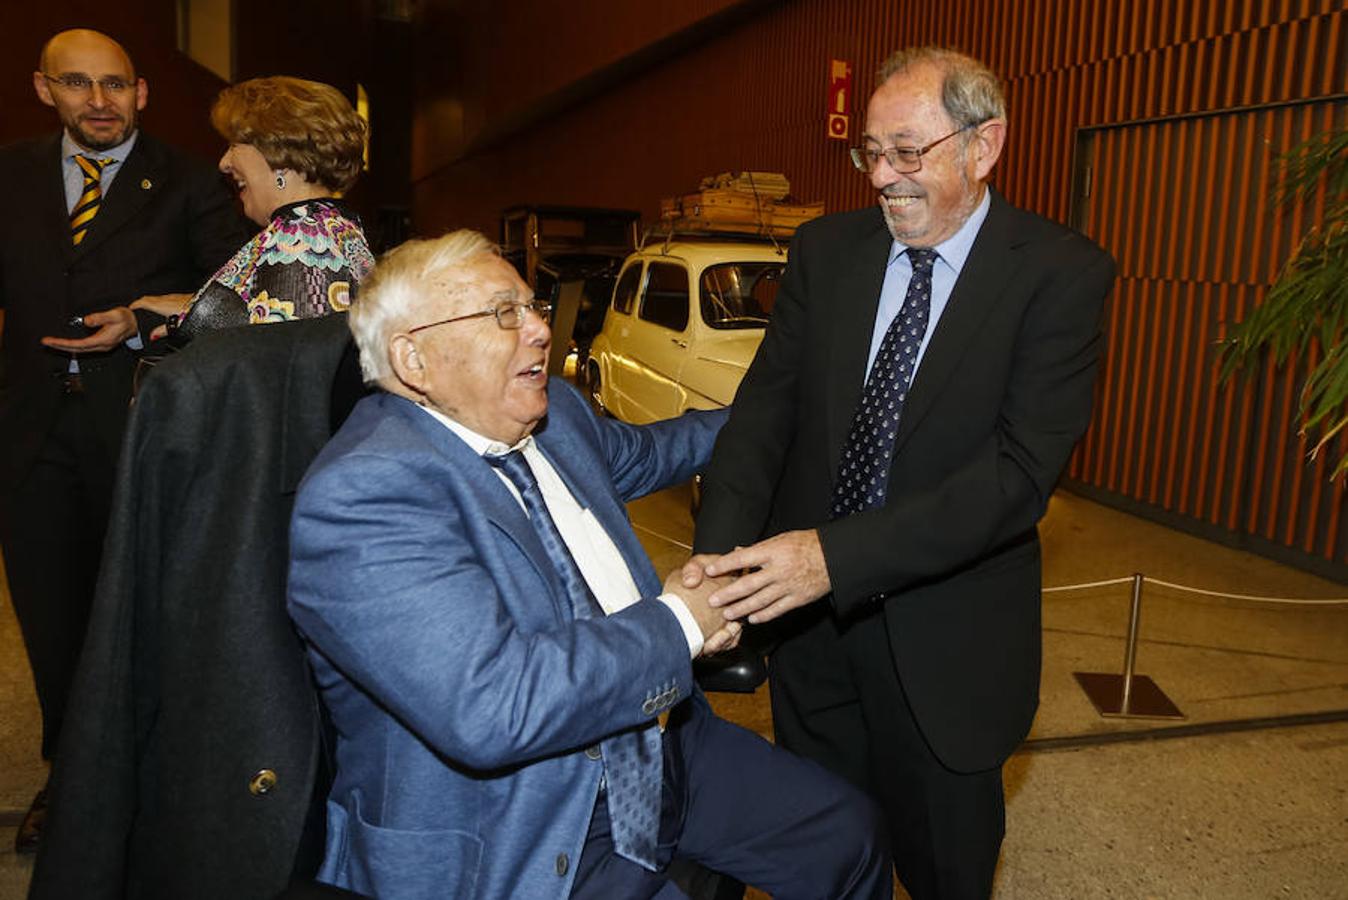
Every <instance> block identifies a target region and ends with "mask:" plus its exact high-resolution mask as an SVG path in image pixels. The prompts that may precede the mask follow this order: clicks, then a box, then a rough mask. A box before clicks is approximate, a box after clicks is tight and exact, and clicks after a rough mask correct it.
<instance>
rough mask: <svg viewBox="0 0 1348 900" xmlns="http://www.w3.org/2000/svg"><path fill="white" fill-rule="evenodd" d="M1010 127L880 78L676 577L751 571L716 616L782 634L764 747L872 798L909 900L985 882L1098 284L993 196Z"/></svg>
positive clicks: (1086, 415)
mask: <svg viewBox="0 0 1348 900" xmlns="http://www.w3.org/2000/svg"><path fill="white" fill-rule="evenodd" d="M1006 129H1007V123H1006V110H1005V101H1004V99H1003V96H1002V92H1001V87H1000V85H999V84H998V80H997V78H996V76H994V75H993V74H992V72H990V71H989V70H988V69H987V68H986V67H984V66H983V65H982V64H981V63H979V62H977V61H976V60H973V59H970V58H969V57H967V56H964V55H962V54H959V53H955V52H953V51H948V50H941V49H936V48H919V49H913V50H907V51H901V52H899V53H896V54H895V55H894V56H892V57H891V58H890V59H888V60H887V61H886V62H885V64H884V66H883V67H882V68H881V70H880V73H879V86H878V87H877V89H876V91H875V93H874V94H873V95H872V96H871V99H870V103H869V106H868V107H867V112H866V121H865V132H864V134H863V135H862V145H861V146H860V147H857V148H856V149H854V150H853V151H852V161H853V162H854V163H855V165H856V167H857V168H858V169H859V170H860V171H861V172H863V173H864V174H866V175H868V176H869V178H870V182H871V186H872V187H874V188H875V190H876V192H877V194H878V198H877V199H878V201H879V202H878V207H879V208H878V209H877V208H875V207H871V208H869V209H864V210H858V211H854V212H847V213H841V214H838V215H833V216H828V217H826V218H823V219H818V220H816V221H814V222H810V223H807V224H806V225H804V226H802V227H801V228H800V230H799V231H798V232H797V235H796V239H795V242H794V244H793V246H792V249H791V261H790V263H789V264H788V266H787V268H786V272H785V274H784V276H783V280H782V286H781V289H780V292H779V293H778V296H777V303H776V307H775V309H774V311H773V317H772V322H771V324H770V325H769V326H768V329H767V333H766V336H765V338H764V340H763V344H762V347H761V348H760V349H759V351H758V355H757V357H756V358H755V359H754V362H753V364H752V365H751V366H750V368H749V371H748V373H747V375H746V376H745V378H744V381H743V384H742V385H741V387H740V390H739V393H738V395H737V396H736V398H735V403H734V406H733V408H732V413H731V417H730V421H729V423H728V424H727V425H726V426H725V428H724V429H723V430H722V432H721V434H720V437H719V439H718V442H717V445H716V450H715V453H714V455H713V458H712V462H711V465H710V467H709V469H708V471H707V473H706V476H705V480H704V483H703V489H704V490H703V505H702V510H701V514H700V515H699V517H698V522H697V532H696V538H695V550H696V552H697V553H699V554H702V555H700V556H695V557H694V559H693V560H692V561H691V562H690V564H689V566H688V567H687V568H686V570H685V581H684V584H685V585H686V586H689V587H692V586H695V585H696V584H697V583H698V582H699V579H700V576H701V574H702V570H703V567H705V572H706V574H707V575H709V576H723V575H726V574H732V573H742V577H739V578H738V579H737V580H736V581H735V582H734V583H733V584H731V585H729V586H728V587H724V588H720V589H718V590H717V591H716V592H715V593H714V594H713V595H712V596H711V598H710V602H711V603H712V604H713V605H714V606H717V607H719V608H721V609H722V610H723V612H724V614H725V615H726V616H727V617H728V618H729V619H731V620H735V621H738V620H747V621H748V622H750V623H765V622H769V621H771V622H772V623H773V624H772V626H770V628H769V629H768V634H767V635H755V636H754V637H755V638H766V643H770V644H773V648H772V651H771V665H770V667H769V669H770V672H771V695H772V712H773V723H774V726H775V729H776V736H777V740H778V742H779V743H781V744H782V745H783V746H785V747H787V748H789V749H792V750H795V751H797V752H799V753H802V754H804V755H805V756H807V757H810V758H812V759H816V760H818V761H819V762H821V763H823V764H824V765H826V766H828V767H829V768H831V769H832V770H834V771H835V772H838V773H839V774H842V775H844V776H845V777H847V778H848V779H849V780H850V781H852V782H853V783H854V784H856V785H858V786H860V787H862V788H863V789H865V790H867V791H868V792H869V793H871V795H872V796H874V797H875V798H876V799H877V800H879V801H880V804H881V806H882V807H883V809H884V811H885V814H886V820H887V823H888V825H889V831H890V837H891V839H892V841H893V845H892V846H893V851H894V861H895V868H896V870H897V872H898V875H899V877H900V879H901V880H902V881H903V883H904V886H905V887H906V888H907V889H908V892H909V894H911V895H912V896H913V897H914V898H916V900H927V898H985V897H987V896H988V895H989V893H990V891H991V888H992V879H993V872H994V870H995V868H996V864H997V858H998V855H999V852H1000V847H1001V841H1002V836H1003V832H1004V801H1003V793H1002V781H1001V767H1002V764H1003V763H1004V761H1005V760H1006V758H1007V757H1008V756H1009V755H1010V753H1011V752H1012V751H1013V750H1014V749H1015V748H1016V746H1017V745H1018V744H1019V743H1020V741H1021V740H1022V739H1023V738H1024V737H1025V735H1026V733H1027V732H1028V730H1029V727H1030V722H1031V719H1032V718H1033V716H1034V712H1035V708H1036V706H1037V703H1038V687H1039V659H1040V634H1039V617H1040V612H1039V605H1040V602H1039V601H1040V587H1041V585H1040V559H1039V542H1038V536H1037V534H1036V530H1035V528H1036V523H1037V522H1038V520H1039V518H1040V517H1041V516H1042V515H1043V513H1044V511H1045V508H1046V505H1047V503H1048V498H1049V494H1050V493H1051V492H1052V490H1053V487H1054V484H1055V483H1056V481H1057V479H1058V476H1059V474H1060V473H1061V472H1062V469H1063V467H1064V466H1065V465H1066V463H1067V459H1068V456H1069V454H1070V453H1071V451H1072V447H1073V445H1074V444H1075V443H1076V441H1077V439H1078V438H1079V437H1080V436H1081V434H1082V432H1084V431H1085V429H1086V426H1087V424H1088V423H1089V421H1090V410H1091V401H1092V394H1093V386H1094V382H1095V373H1096V363H1097V357H1098V355H1099V345H1100V325H1099V322H1100V312H1101V308H1102V304H1103V301H1104V298H1105V296H1106V294H1107V293H1108V291H1109V288H1110V285H1111V283H1112V281H1113V278H1114V264H1113V261H1112V260H1111V259H1110V258H1109V256H1108V255H1107V254H1106V253H1105V252H1104V251H1103V250H1101V249H1100V248H1098V247H1097V246H1095V245H1094V244H1092V243H1091V242H1090V241H1089V240H1087V239H1086V238H1084V237H1082V236H1081V235H1079V234H1076V233H1075V232H1071V231H1069V230H1067V229H1065V228H1062V227H1061V226H1059V225H1056V224H1054V223H1052V222H1049V221H1047V220H1045V219H1042V218H1040V217H1039V216H1036V215H1033V214H1031V213H1028V212H1024V211H1022V210H1018V209H1015V208H1014V207H1012V206H1010V205H1009V204H1008V203H1007V202H1006V201H1005V200H1004V199H1003V198H1002V197H1001V196H1000V195H999V194H998V193H997V192H996V191H994V190H992V189H991V188H990V187H988V186H987V184H986V182H987V179H988V177H989V175H990V174H991V171H992V168H993V165H994V164H995V163H996V162H997V159H998V157H999V156H1000V155H1001V152H1002V148H1003V144H1004V141H1005V139H1006ZM1031 140H1033V138H1031ZM1027 146H1028V145H1027ZM1027 152H1032V151H1027ZM736 548H740V549H736ZM715 554H724V555H723V556H720V557H717V556H715Z"/></svg>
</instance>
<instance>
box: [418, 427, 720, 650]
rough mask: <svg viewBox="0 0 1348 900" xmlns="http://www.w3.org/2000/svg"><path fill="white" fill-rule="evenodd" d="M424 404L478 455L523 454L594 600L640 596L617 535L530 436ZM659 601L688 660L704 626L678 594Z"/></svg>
mask: <svg viewBox="0 0 1348 900" xmlns="http://www.w3.org/2000/svg"><path fill="white" fill-rule="evenodd" d="M421 408H422V409H424V410H425V411H426V412H427V413H429V414H430V415H431V417H432V418H434V419H436V420H437V421H439V422H440V423H441V424H443V425H444V426H445V427H446V428H448V429H449V430H450V431H452V432H454V433H455V434H456V435H458V436H459V438H461V439H462V440H463V442H464V443H465V444H467V445H468V446H469V447H471V448H472V450H473V452H474V453H477V454H479V455H480V456H501V455H503V454H506V453H509V452H511V451H512V450H519V451H520V452H522V453H523V454H524V460H525V462H527V463H528V464H529V469H530V470H531V471H532V472H533V473H534V478H535V479H536V480H537V481H538V489H539V492H540V493H541V494H542V495H543V504H544V505H545V506H546V507H547V508H548V514H549V515H550V516H552V520H553V522H555V523H556V525H557V530H558V531H559V532H560V533H561V535H562V540H563V541H565V542H566V548H567V549H568V550H570V551H571V557H572V558H573V559H574V560H575V561H576V566H577V567H578V568H579V569H580V574H581V576H582V577H584V579H585V583H586V584H587V585H588V586H589V588H590V592H591V593H592V594H594V597H595V599H596V600H598V601H599V606H600V607H601V608H602V609H603V610H604V614H605V615H609V616H611V615H613V614H614V613H616V612H618V611H619V610H621V609H626V608H627V607H628V606H631V605H632V604H633V603H636V602H637V601H638V600H640V599H641V591H640V590H638V588H637V584H636V582H635V581H634V580H633V579H632V573H631V572H630V571H629V570H628V568H627V562H626V560H624V559H623V556H622V553H621V552H619V550H618V547H617V545H616V544H614V543H613V539H612V538H611V537H609V535H608V532H607V531H605V530H604V527H603V526H602V525H601V524H600V523H599V520H598V519H596V518H595V517H594V514H593V513H592V512H590V511H589V510H588V509H585V508H583V507H582V506H581V505H580V503H579V502H577V500H576V498H575V496H573V495H572V493H571V491H570V490H569V489H568V488H567V486H566V482H564V481H562V479H561V476H559V475H558V474H557V470H556V469H554V468H553V467H552V464H551V463H549V462H548V459H547V457H546V456H544V455H543V454H542V453H541V452H540V451H539V449H538V447H537V446H536V445H535V443H534V439H533V437H532V436H526V437H525V438H524V440H522V441H520V442H519V443H518V444H516V445H515V446H514V447H507V446H506V445H505V444H503V443H501V442H500V441H494V440H492V439H491V438H488V437H484V436H483V435H480V434H478V433H477V432H476V431H473V430H472V429H471V428H467V427H465V426H464V425H462V424H460V423H458V422H456V421H454V420H453V419H451V418H449V417H448V416H446V415H444V414H443V413H440V412H438V411H436V410H433V409H431V408H429V407H426V406H423V407H421ZM493 471H494V472H495V473H496V476H497V477H498V478H500V479H501V483H502V484H504V485H505V486H506V488H507V489H508V490H509V491H510V493H511V496H513V497H514V498H515V499H516V501H518V502H519V504H520V506H521V508H523V506H524V501H523V500H522V499H521V498H520V495H519V491H518V490H516V488H515V485H514V484H512V483H511V481H510V479H509V478H507V477H506V475H505V473H504V472H502V471H500V470H499V469H495V468H493ZM657 599H658V600H660V602H662V603H664V604H665V605H666V606H668V607H669V609H670V610H671V611H672V612H673V613H674V616H675V618H677V619H678V620H679V625H680V626H681V627H682V628H683V636H684V637H685V638H686V639H687V641H688V652H689V656H690V658H691V657H695V656H697V655H698V654H699V653H701V652H702V629H701V628H699V627H698V624H697V620H696V619H695V618H693V614H692V613H691V612H689V611H688V607H687V606H686V605H685V604H684V602H683V599H682V598H680V597H679V596H678V595H676V594H661V595H660V596H659V597H658V598H657Z"/></svg>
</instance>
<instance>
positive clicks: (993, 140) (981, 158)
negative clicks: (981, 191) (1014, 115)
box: [969, 119, 1006, 181]
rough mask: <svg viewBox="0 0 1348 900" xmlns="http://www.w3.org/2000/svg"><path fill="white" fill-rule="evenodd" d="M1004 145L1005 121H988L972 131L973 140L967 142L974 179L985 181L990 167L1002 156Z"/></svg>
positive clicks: (990, 169)
mask: <svg viewBox="0 0 1348 900" xmlns="http://www.w3.org/2000/svg"><path fill="white" fill-rule="evenodd" d="M1005 145H1006V120H1005V119H988V120H987V121H986V122H984V123H983V124H982V125H979V126H978V128H977V129H976V130H975V131H974V139H973V140H972V141H970V142H969V157H970V159H971V160H972V162H973V164H974V178H975V179H976V180H978V181H986V180H987V177H988V174H989V173H990V172H991V171H992V167H993V166H994V165H996V164H997V160H998V158H1000V157H1001V155H1002V147H1004V146H1005Z"/></svg>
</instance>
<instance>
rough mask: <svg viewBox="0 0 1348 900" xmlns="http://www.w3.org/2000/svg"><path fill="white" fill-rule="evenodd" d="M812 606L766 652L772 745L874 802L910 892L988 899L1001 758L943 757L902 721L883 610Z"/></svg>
mask: <svg viewBox="0 0 1348 900" xmlns="http://www.w3.org/2000/svg"><path fill="white" fill-rule="evenodd" d="M817 606H818V609H812V610H810V611H809V613H807V614H805V615H803V616H800V617H798V621H797V623H794V624H797V625H799V630H794V629H793V631H792V632H791V633H790V636H789V637H787V638H786V639H785V640H783V641H782V643H781V644H779V645H778V647H777V649H776V650H775V651H774V652H773V653H772V655H771V657H770V659H769V685H770V689H771V695H772V721H773V727H774V728H775V730H776V736H777V743H779V744H780V745H782V746H783V747H786V748H788V749H790V750H793V751H795V752H797V753H800V754H801V755H803V756H806V757H808V758H810V759H814V760H816V761H818V762H819V763H821V764H823V765H824V766H826V767H828V768H829V769H831V770H833V771H834V772H837V773H838V774H839V775H842V776H843V777H844V778H846V779H847V780H849V781H851V782H852V783H853V784H855V785H857V786H858V787H860V788H861V789H862V790H864V791H866V792H867V793H869V794H870V795H871V796H873V797H874V798H875V799H876V800H878V801H879V803H880V806H881V808H882V809H883V810H884V814H885V820H886V824H887V825H888V829H889V834H890V838H891V840H892V841H893V844H892V849H893V855H894V868H895V871H896V872H897V873H898V876H899V880H900V881H902V882H903V885H904V887H905V888H906V889H907V890H908V893H909V894H911V895H912V896H913V898H914V900H931V898H940V900H956V898H958V900H966V898H967V900H975V898H977V900H983V898H987V897H988V896H989V895H990V894H991V892H992V878H993V874H994V872H995V870H996V868H997V858H998V856H999V854H1000V852H1001V843H1002V836H1003V834H1004V832H1005V803H1004V799H1003V794H1002V773H1001V767H1000V766H999V767H997V768H994V769H989V770H985V771H979V772H955V771H952V770H950V769H949V768H947V767H946V766H945V765H943V764H942V763H941V761H940V759H939V758H937V756H936V755H935V754H934V753H933V752H932V749H931V747H930V746H929V745H928V744H927V741H926V739H925V738H924V737H923V735H922V730H921V727H920V726H919V724H918V722H917V721H916V720H915V719H914V718H913V713H912V710H911V708H910V707H909V705H908V700H907V698H906V696H905V695H904V691H903V686H902V685H901V684H900V682H899V679H898V675H897V674H896V670H895V667H894V660H893V653H892V651H891V649H890V643H889V635H888V632H887V630H886V625H885V619H884V616H883V615H881V614H878V613H877V614H874V615H871V616H868V617H866V618H864V619H861V620H859V621H856V622H854V623H852V624H851V625H850V627H845V628H842V629H840V627H839V626H838V625H837V623H836V622H835V620H834V619H833V617H832V616H831V615H827V614H826V607H825V606H823V605H822V604H818V605H817ZM783 624H786V623H783Z"/></svg>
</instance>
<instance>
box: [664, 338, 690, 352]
mask: <svg viewBox="0 0 1348 900" xmlns="http://www.w3.org/2000/svg"><path fill="white" fill-rule="evenodd" d="M669 342H670V343H671V344H673V345H674V346H675V347H678V348H679V349H680V350H687V349H688V342H687V341H681V340H679V339H678V338H670V339H669Z"/></svg>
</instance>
